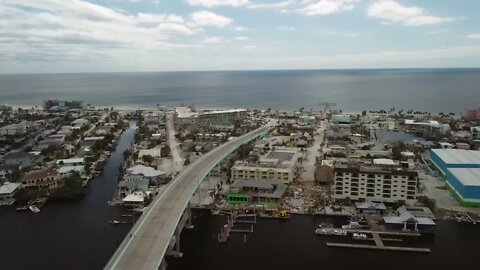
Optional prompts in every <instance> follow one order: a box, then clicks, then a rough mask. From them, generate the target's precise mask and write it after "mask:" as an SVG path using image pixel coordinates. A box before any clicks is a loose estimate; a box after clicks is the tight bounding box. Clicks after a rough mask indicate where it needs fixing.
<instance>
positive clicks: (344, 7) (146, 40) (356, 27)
mask: <svg viewBox="0 0 480 270" xmlns="http://www.w3.org/2000/svg"><path fill="white" fill-rule="evenodd" d="M479 10H480V1H476V0H456V1H453V0H417V1H413V0H396V1H393V0H91V1H79V0H2V1H1V2H0V73H44V72H101V71H106V72H108V71H113V72H115V71H169V70H236V69H322V68H411V67H479V66H480V16H478V11H479Z"/></svg>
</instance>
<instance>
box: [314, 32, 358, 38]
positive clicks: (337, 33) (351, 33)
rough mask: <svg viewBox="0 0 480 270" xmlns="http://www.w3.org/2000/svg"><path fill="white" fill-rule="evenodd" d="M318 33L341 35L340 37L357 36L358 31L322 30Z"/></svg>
mask: <svg viewBox="0 0 480 270" xmlns="http://www.w3.org/2000/svg"><path fill="white" fill-rule="evenodd" d="M320 34H322V35H325V36H342V37H358V36H360V33H357V32H336V31H323V32H320Z"/></svg>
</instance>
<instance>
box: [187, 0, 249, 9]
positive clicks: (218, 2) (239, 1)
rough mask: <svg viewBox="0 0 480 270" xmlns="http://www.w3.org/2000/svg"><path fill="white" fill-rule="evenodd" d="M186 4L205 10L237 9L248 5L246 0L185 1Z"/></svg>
mask: <svg viewBox="0 0 480 270" xmlns="http://www.w3.org/2000/svg"><path fill="white" fill-rule="evenodd" d="M187 2H188V4H189V5H191V6H202V7H207V8H212V7H220V6H232V7H239V6H245V5H247V4H249V1H248V0H187Z"/></svg>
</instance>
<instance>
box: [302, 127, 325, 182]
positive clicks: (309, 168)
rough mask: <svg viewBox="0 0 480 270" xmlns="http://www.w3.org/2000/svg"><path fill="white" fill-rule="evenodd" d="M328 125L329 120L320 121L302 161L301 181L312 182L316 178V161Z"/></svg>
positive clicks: (319, 154)
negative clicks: (311, 143)
mask: <svg viewBox="0 0 480 270" xmlns="http://www.w3.org/2000/svg"><path fill="white" fill-rule="evenodd" d="M326 127H327V121H326V120H325V121H322V122H320V127H319V128H318V129H317V130H316V135H315V136H314V138H313V145H312V146H310V147H307V148H306V150H307V152H306V155H305V159H304V160H303V161H302V170H301V172H300V177H299V181H300V182H311V181H314V180H315V169H316V165H315V161H316V159H317V157H318V156H321V154H322V153H321V152H320V145H321V144H322V142H323V137H324V131H325V129H326Z"/></svg>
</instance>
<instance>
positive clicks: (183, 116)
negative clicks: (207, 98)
mask: <svg viewBox="0 0 480 270" xmlns="http://www.w3.org/2000/svg"><path fill="white" fill-rule="evenodd" d="M246 117H247V110H245V109H231V110H213V111H204V112H194V111H192V109H191V108H190V107H176V108H175V121H176V123H177V126H178V127H179V128H192V127H205V126H211V125H214V126H215V125H218V124H219V123H222V124H226V123H232V122H233V121H237V120H243V119H245V118H246Z"/></svg>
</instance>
